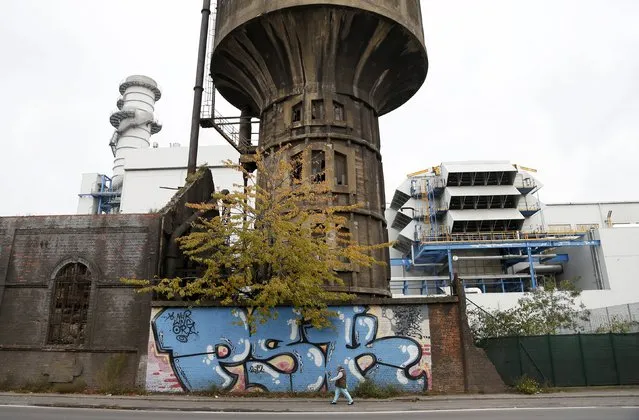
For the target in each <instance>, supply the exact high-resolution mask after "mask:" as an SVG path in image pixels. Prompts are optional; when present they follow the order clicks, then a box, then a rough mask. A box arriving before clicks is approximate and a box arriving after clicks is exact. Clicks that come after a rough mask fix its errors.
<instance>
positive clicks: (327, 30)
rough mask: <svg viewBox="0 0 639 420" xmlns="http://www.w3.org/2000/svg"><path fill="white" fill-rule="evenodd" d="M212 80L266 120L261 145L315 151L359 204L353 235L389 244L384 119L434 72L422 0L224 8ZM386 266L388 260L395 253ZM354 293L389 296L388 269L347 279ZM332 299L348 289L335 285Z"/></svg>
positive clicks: (340, 196)
mask: <svg viewBox="0 0 639 420" xmlns="http://www.w3.org/2000/svg"><path fill="white" fill-rule="evenodd" d="M217 4H218V11H217V24H216V34H215V45H214V50H213V56H212V62H211V76H212V77H213V80H214V83H215V86H216V88H217V89H218V91H219V92H220V93H221V94H222V96H224V97H225V98H226V99H227V100H228V101H229V102H230V103H231V104H233V105H234V106H235V107H237V108H238V109H241V110H242V115H243V117H245V118H248V117H259V118H260V120H261V123H260V124H261V125H260V135H259V143H258V146H259V147H261V148H263V149H266V150H268V149H269V148H275V147H279V146H280V145H285V144H290V145H291V148H290V149H289V152H290V154H291V156H290V157H291V158H292V157H293V156H294V155H296V154H297V153H300V152H301V151H302V150H305V149H306V148H307V147H308V146H310V147H311V149H312V152H311V153H310V155H311V156H307V157H305V158H304V165H305V169H303V171H304V173H306V174H311V173H315V172H314V171H316V170H317V169H321V170H322V171H324V173H325V176H326V180H327V181H328V182H329V183H331V186H332V189H333V192H334V194H335V196H336V197H337V202H338V203H339V204H355V203H360V204H362V205H363V206H362V207H361V208H359V209H358V210H356V211H354V212H353V213H352V214H350V232H351V234H352V236H353V238H354V239H356V240H358V241H359V243H361V244H375V243H381V242H385V241H387V237H388V234H387V230H386V221H385V220H384V208H385V197H384V175H383V171H382V159H381V154H380V136H379V124H378V118H379V117H380V116H381V115H384V114H386V113H388V112H390V111H392V110H394V109H396V108H398V107H399V106H401V105H402V104H404V103H405V102H406V101H407V100H408V99H409V98H410V97H411V96H413V95H414V94H415V93H416V92H417V90H418V89H419V88H420V86H421V85H422V84H423V82H424V80H425V78H426V73H427V69H428V60H427V56H426V49H425V46H424V36H423V27H422V20H421V9H420V3H419V0H374V1H373V0H278V1H271V0H218V2H217ZM376 257H377V258H378V259H381V260H386V261H388V251H387V250H386V251H381V250H380V251H379V253H378V255H376ZM342 278H343V280H344V281H345V284H346V287H345V290H348V291H350V292H352V293H357V294H359V295H381V296H388V295H390V293H389V278H390V271H389V269H388V267H386V268H385V267H379V266H377V267H372V268H369V269H362V270H360V271H353V272H347V273H343V274H342ZM327 288H328V289H332V290H344V289H343V288H336V287H332V286H327Z"/></svg>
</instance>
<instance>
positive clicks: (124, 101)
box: [109, 76, 162, 191]
mask: <svg viewBox="0 0 639 420" xmlns="http://www.w3.org/2000/svg"><path fill="white" fill-rule="evenodd" d="M120 94H121V95H122V96H121V97H120V98H119V99H118V102H117V106H118V110H117V111H115V112H114V113H113V114H111V118H110V119H109V121H110V122H111V125H112V126H113V127H114V128H115V132H114V133H113V137H112V138H111V142H110V143H109V145H110V146H111V150H112V151H113V156H114V158H115V159H114V160H113V178H112V184H111V189H112V190H116V191H117V190H121V189H122V181H123V177H124V163H125V161H126V156H127V154H128V153H129V152H130V151H132V150H135V149H147V148H149V146H150V144H151V143H150V139H151V135H152V134H156V133H158V132H159V131H160V130H161V129H162V126H161V125H160V123H158V122H157V121H156V120H155V116H154V112H155V103H156V102H157V101H159V100H160V98H161V96H162V93H161V92H160V89H159V88H158V85H157V83H156V82H155V80H153V79H151V78H150V77H147V76H129V77H127V78H126V79H125V80H124V81H123V82H122V83H121V84H120Z"/></svg>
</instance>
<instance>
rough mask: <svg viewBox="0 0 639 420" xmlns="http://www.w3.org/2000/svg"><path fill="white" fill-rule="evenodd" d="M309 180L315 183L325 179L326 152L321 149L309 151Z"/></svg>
mask: <svg viewBox="0 0 639 420" xmlns="http://www.w3.org/2000/svg"><path fill="white" fill-rule="evenodd" d="M311 180H312V181H313V182H314V183H316V184H318V183H320V182H324V181H325V180H326V153H324V151H323V150H313V151H311Z"/></svg>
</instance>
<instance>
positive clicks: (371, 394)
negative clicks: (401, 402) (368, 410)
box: [353, 379, 402, 399]
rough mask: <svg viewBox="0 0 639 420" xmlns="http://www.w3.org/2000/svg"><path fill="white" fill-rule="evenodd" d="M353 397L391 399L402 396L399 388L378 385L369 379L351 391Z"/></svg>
mask: <svg viewBox="0 0 639 420" xmlns="http://www.w3.org/2000/svg"><path fill="white" fill-rule="evenodd" d="M353 395H354V396H355V397H357V398H378V399H380V398H381V399H384V398H393V397H398V396H400V395H402V392H401V390H400V389H399V388H397V387H396V386H394V385H378V384H377V383H375V381H372V380H370V379H366V380H364V382H360V383H359V385H357V386H356V387H355V389H354V390H353Z"/></svg>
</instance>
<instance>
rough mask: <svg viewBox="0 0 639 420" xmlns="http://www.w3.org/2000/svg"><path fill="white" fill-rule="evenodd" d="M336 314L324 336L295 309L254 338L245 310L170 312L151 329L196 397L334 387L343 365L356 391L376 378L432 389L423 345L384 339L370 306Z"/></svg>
mask: <svg viewBox="0 0 639 420" xmlns="http://www.w3.org/2000/svg"><path fill="white" fill-rule="evenodd" d="M333 309H334V310H336V311H337V313H338V314H339V316H338V317H336V318H334V319H333V320H332V323H333V326H332V328H331V327H329V328H325V329H322V330H317V329H315V328H313V327H311V326H309V325H298V322H297V321H296V319H297V318H298V314H297V313H295V311H294V310H292V309H291V308H280V309H279V311H278V317H277V319H274V320H270V321H269V322H267V323H266V324H264V325H259V326H258V329H257V332H256V333H254V334H251V333H250V331H249V328H248V325H247V322H246V312H245V310H243V309H233V308H231V309H230V308H191V309H184V308H165V309H162V310H160V311H159V312H158V313H157V315H156V316H155V317H154V318H153V320H152V329H153V334H154V340H155V346H156V348H157V350H158V351H159V352H161V353H166V354H168V356H169V358H170V363H171V367H172V369H173V373H174V374H175V377H176V378H177V379H178V381H179V382H180V384H181V385H182V387H183V388H184V389H185V390H189V391H195V390H209V389H212V388H213V387H216V388H218V389H227V390H248V389H254V388H259V389H262V390H265V391H272V392H284V391H295V392H313V391H319V390H322V389H328V388H330V387H332V386H333V385H332V383H330V382H329V381H328V377H330V376H332V375H333V374H334V373H335V371H336V370H337V367H338V366H340V365H342V366H344V367H345V368H346V369H347V371H348V372H349V373H350V374H349V375H348V381H349V384H348V385H349V386H350V387H354V386H355V385H356V384H357V383H358V382H360V381H363V380H364V379H365V378H370V379H372V380H374V381H375V382H376V383H378V384H380V385H398V386H401V387H402V389H404V390H408V391H421V390H424V389H426V388H427V385H428V375H429V370H428V369H425V368H423V360H422V357H423V354H424V353H423V348H424V345H423V342H422V343H420V342H418V341H417V340H416V339H415V338H413V337H406V336H395V335H391V336H385V337H378V319H377V317H376V316H374V315H371V314H370V313H369V309H368V308H366V307H362V306H340V307H335V308H333ZM385 317H386V316H385ZM397 318H398V319H399V317H397ZM391 333H392V332H391ZM419 338H424V337H421V336H420V337H419ZM429 346H430V345H428V347H429Z"/></svg>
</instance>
